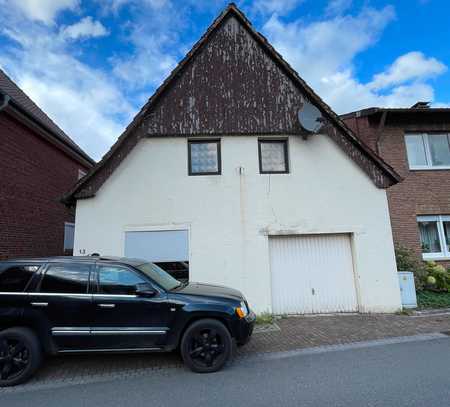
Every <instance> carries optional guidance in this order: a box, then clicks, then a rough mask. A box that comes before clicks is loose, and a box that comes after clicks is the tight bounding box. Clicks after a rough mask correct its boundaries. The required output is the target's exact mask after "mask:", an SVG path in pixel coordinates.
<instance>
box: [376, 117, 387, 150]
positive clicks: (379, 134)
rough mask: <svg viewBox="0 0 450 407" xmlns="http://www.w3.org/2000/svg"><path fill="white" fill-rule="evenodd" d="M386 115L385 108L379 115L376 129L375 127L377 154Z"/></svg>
mask: <svg viewBox="0 0 450 407" xmlns="http://www.w3.org/2000/svg"><path fill="white" fill-rule="evenodd" d="M386 117H387V110H385V111H384V112H383V114H382V115H381V120H380V123H379V125H378V129H377V140H376V144H375V146H376V149H377V154H378V155H379V154H380V144H381V138H382V137H383V130H384V125H385V124H386Z"/></svg>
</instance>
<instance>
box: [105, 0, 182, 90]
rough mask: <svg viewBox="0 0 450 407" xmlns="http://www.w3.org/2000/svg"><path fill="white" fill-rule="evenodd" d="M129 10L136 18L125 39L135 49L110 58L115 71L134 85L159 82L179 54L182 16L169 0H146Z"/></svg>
mask: <svg viewBox="0 0 450 407" xmlns="http://www.w3.org/2000/svg"><path fill="white" fill-rule="evenodd" d="M121 1H126V2H127V3H132V4H134V3H135V1H136V0H121ZM129 12H130V13H132V17H133V22H132V24H131V25H130V30H129V33H128V35H127V37H126V39H127V41H128V42H129V43H130V49H131V50H132V51H131V52H130V53H128V54H126V55H120V56H115V57H113V58H111V63H112V65H113V73H114V74H115V75H116V76H117V77H118V78H120V79H121V80H124V81H126V82H127V83H128V84H129V86H132V87H134V88H142V87H144V86H146V85H151V86H158V85H159V84H160V83H161V82H162V80H163V79H164V78H165V77H166V76H167V75H168V74H169V72H170V71H171V70H172V69H173V68H174V67H175V65H176V61H177V59H178V58H179V56H180V55H179V49H180V48H181V47H180V44H179V37H178V29H179V28H180V25H181V21H182V19H183V17H182V16H181V13H180V10H178V9H177V8H176V7H175V6H174V5H173V4H172V3H171V2H170V1H169V0H145V1H144V3H141V4H140V7H138V8H137V9H136V8H131V9H130V10H129Z"/></svg>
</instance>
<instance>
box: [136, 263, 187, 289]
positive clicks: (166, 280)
mask: <svg viewBox="0 0 450 407" xmlns="http://www.w3.org/2000/svg"><path fill="white" fill-rule="evenodd" d="M137 268H138V269H139V270H141V271H142V272H143V273H144V274H145V275H147V276H148V277H150V278H151V279H152V280H153V281H154V282H155V283H157V284H159V285H160V286H161V287H162V288H164V289H165V290H166V291H170V290H173V289H174V288H176V287H179V286H180V285H182V284H181V283H180V282H179V281H178V280H176V279H174V278H173V277H172V276H171V275H170V274H168V273H166V272H165V271H164V270H163V269H162V268H161V267H158V266H157V265H156V264H154V263H144V264H141V265H140V266H137Z"/></svg>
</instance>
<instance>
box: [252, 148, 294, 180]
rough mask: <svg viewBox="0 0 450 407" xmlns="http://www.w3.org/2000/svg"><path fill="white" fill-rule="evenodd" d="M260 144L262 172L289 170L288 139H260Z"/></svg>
mask: <svg viewBox="0 0 450 407" xmlns="http://www.w3.org/2000/svg"><path fill="white" fill-rule="evenodd" d="M258 146H259V172H260V173H261V174H285V173H288V172H289V166H288V147H287V140H259V141H258Z"/></svg>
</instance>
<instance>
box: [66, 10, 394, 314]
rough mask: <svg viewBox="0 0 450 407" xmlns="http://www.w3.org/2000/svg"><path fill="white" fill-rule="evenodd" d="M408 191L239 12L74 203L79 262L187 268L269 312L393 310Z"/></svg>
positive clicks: (150, 105) (184, 68) (145, 113)
mask: <svg viewBox="0 0 450 407" xmlns="http://www.w3.org/2000/svg"><path fill="white" fill-rule="evenodd" d="M305 103H311V104H313V105H314V106H316V107H317V108H318V109H319V111H320V112H321V114H322V117H323V118H324V124H323V127H322V130H321V131H320V132H319V134H310V135H308V133H307V132H306V131H305V130H304V129H303V128H302V126H301V125H300V123H299V120H298V111H299V109H301V108H302V106H303V105H304V104H305ZM398 181H399V177H398V175H397V174H396V173H395V172H394V171H393V170H392V169H391V168H390V167H389V166H388V165H387V164H385V163H384V162H383V161H382V160H381V159H380V158H379V157H378V156H377V155H376V154H375V153H373V152H372V151H371V150H370V149H369V148H368V147H366V146H365V145H364V144H362V143H361V141H358V139H357V138H356V137H355V136H354V135H353V134H352V133H351V131H350V130H349V129H348V128H347V127H346V126H345V124H344V123H343V122H342V121H341V120H340V119H339V118H338V117H337V116H336V114H335V113H334V112H333V111H332V110H331V109H330V108H329V107H328V106H327V105H326V104H325V103H324V102H323V101H322V100H321V99H320V98H319V97H318V96H317V95H316V94H315V93H314V92H313V91H312V89H311V88H309V87H308V85H307V84H306V83H305V82H304V81H303V80H302V79H301V78H300V77H299V76H298V74H297V73H296V72H295V71H294V70H293V69H292V68H291V67H290V66H289V65H288V64H287V63H286V62H285V61H284V60H283V59H282V57H281V56H280V55H279V54H278V53H277V52H276V51H275V50H274V49H273V48H272V47H271V46H270V44H268V42H267V41H266V40H265V38H264V37H262V36H261V35H260V34H259V33H257V32H256V31H255V30H254V28H253V27H252V26H251V24H250V22H249V21H248V20H247V19H246V18H245V16H244V15H243V14H242V13H241V12H240V10H238V9H237V8H236V7H235V6H234V5H230V6H229V7H228V8H227V9H226V10H225V11H224V12H223V13H222V14H221V15H220V16H219V17H218V18H217V19H216V20H215V21H214V22H213V24H212V25H211V26H210V28H209V29H208V31H207V32H206V33H205V35H204V36H203V37H202V38H201V39H200V40H199V42H198V43H197V44H196V45H195V46H194V48H193V49H192V50H191V51H190V52H189V53H188V55H187V56H186V57H185V59H183V60H182V61H181V62H180V64H179V65H178V66H177V67H176V68H175V70H174V71H173V72H172V73H171V75H170V76H169V77H168V79H167V80H166V81H165V82H164V83H163V84H162V85H161V87H160V88H159V89H158V90H157V91H156V93H155V94H154V95H153V96H152V97H151V98H150V99H149V101H148V102H147V104H146V105H145V106H144V107H143V108H142V110H141V111H140V112H139V114H138V115H137V116H136V118H135V119H134V120H133V122H132V123H131V124H130V125H129V126H128V128H127V129H126V130H125V132H124V133H123V134H122V135H121V136H120V138H119V139H118V141H117V142H116V144H115V145H114V146H113V147H112V148H111V150H110V151H109V152H108V153H107V154H106V155H105V157H104V158H103V159H102V160H101V161H100V162H99V163H98V164H97V166H96V167H95V168H94V169H93V170H92V171H91V172H90V173H89V174H88V175H87V176H85V177H84V178H83V179H82V180H80V181H79V182H78V184H77V185H75V187H74V188H73V189H72V190H71V191H70V192H69V193H68V194H67V195H66V196H65V202H67V204H71V205H74V204H76V226H75V243H74V254H75V255H76V254H86V255H87V254H90V253H94V252H95V253H100V254H102V255H116V256H128V257H142V258H145V259H148V260H151V261H159V262H170V261H183V262H188V263H189V279H190V280H191V281H202V282H207V283H216V284H221V285H227V286H232V287H235V288H237V289H239V290H241V291H242V292H243V293H244V294H245V295H246V297H247V299H248V301H249V303H250V305H251V306H252V307H253V308H254V309H255V310H256V311H257V312H265V311H266V312H272V313H277V314H291V313H323V312H352V311H357V312H394V311H397V310H399V309H400V308H401V304H400V293H399V287H398V278H397V274H396V265H395V257H394V248H393V241H392V233H391V225H390V220H389V211H388V203H387V197H386V188H388V187H389V186H391V185H393V184H395V183H397V182H398Z"/></svg>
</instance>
